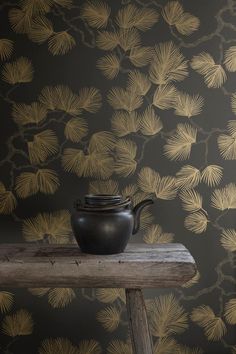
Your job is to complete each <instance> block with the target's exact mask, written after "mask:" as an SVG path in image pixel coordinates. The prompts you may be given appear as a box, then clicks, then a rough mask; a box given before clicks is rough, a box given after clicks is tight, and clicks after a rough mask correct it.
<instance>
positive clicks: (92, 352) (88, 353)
mask: <svg viewBox="0 0 236 354" xmlns="http://www.w3.org/2000/svg"><path fill="white" fill-rule="evenodd" d="M101 353H102V348H101V346H100V344H99V343H98V342H97V341H96V340H94V339H90V340H82V341H81V342H80V343H79V346H78V353H77V354H101ZM69 354H70V353H69Z"/></svg>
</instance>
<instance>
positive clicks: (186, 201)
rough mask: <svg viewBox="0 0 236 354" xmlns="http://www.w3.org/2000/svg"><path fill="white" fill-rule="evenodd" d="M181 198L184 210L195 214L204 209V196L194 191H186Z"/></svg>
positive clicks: (181, 193) (181, 194) (182, 192)
mask: <svg viewBox="0 0 236 354" xmlns="http://www.w3.org/2000/svg"><path fill="white" fill-rule="evenodd" d="M179 196H180V199H181V200H182V205H183V209H184V210H186V211H189V212H194V211H199V210H201V209H202V196H201V195H200V194H199V193H198V192H196V191H195V190H194V189H184V190H183V191H181V192H180V195H179Z"/></svg>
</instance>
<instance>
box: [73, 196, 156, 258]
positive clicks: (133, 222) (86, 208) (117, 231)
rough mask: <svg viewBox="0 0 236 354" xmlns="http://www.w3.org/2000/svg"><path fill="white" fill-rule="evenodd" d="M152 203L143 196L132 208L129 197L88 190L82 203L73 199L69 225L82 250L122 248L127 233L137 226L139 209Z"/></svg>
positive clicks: (101, 251)
mask: <svg viewBox="0 0 236 354" xmlns="http://www.w3.org/2000/svg"><path fill="white" fill-rule="evenodd" d="M152 203H153V201H152V200H151V199H146V200H143V201H141V202H140V203H139V204H137V205H136V206H135V207H134V208H133V209H132V208H131V200H130V198H123V197H122V196H120V195H108V194H88V195H86V196H85V203H84V204H82V202H81V201H80V200H77V201H76V203H75V209H76V210H75V212H74V213H73V214H72V215H71V225H72V229H73V232H74V235H75V238H76V240H77V242H78V244H79V246H80V248H81V250H82V252H85V253H92V254H114V253H121V252H123V251H124V249H125V247H126V245H127V243H128V241H129V238H130V236H131V235H132V234H135V233H137V232H138V230H139V224H140V213H141V210H142V209H143V208H144V207H145V206H147V205H150V204H152Z"/></svg>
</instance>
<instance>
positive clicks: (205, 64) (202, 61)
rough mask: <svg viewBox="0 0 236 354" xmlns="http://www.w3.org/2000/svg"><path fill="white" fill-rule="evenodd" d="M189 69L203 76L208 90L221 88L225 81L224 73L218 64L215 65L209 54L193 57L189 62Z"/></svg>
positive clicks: (203, 53)
mask: <svg viewBox="0 0 236 354" xmlns="http://www.w3.org/2000/svg"><path fill="white" fill-rule="evenodd" d="M191 67H192V68H193V69H194V70H196V71H197V72H198V73H199V74H201V75H203V77H204V81H205V83H206V85H207V87H209V88H219V87H221V86H222V85H223V84H224V82H225V81H226V79H227V76H226V73H225V71H224V69H223V67H222V66H221V65H220V64H216V63H215V61H214V59H213V58H212V56H211V55H210V54H209V53H206V52H202V53H200V54H198V55H195V56H194V57H193V58H192V61H191Z"/></svg>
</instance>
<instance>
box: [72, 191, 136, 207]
mask: <svg viewBox="0 0 236 354" xmlns="http://www.w3.org/2000/svg"><path fill="white" fill-rule="evenodd" d="M84 199H85V203H84V204H82V203H81V202H80V201H78V202H77V203H76V209H77V210H87V211H103V210H104V211H105V210H115V209H117V208H121V207H125V206H128V205H130V204H131V200H130V198H125V199H124V198H123V196H121V195H112V194H86V195H85V198H84Z"/></svg>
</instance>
